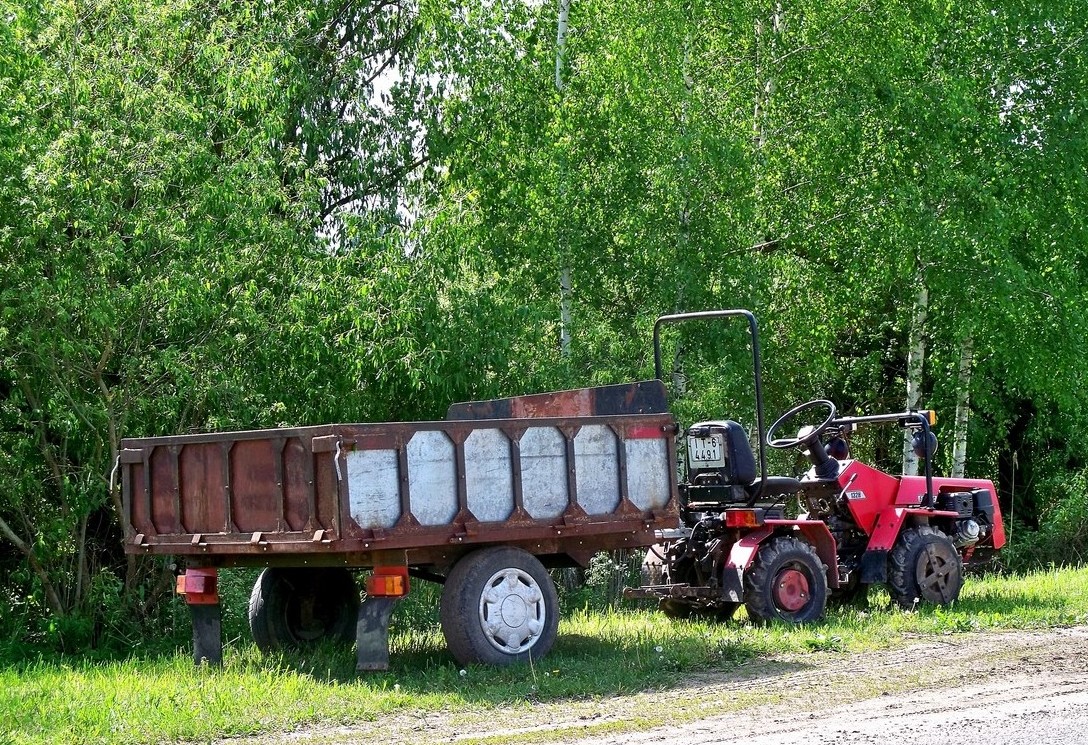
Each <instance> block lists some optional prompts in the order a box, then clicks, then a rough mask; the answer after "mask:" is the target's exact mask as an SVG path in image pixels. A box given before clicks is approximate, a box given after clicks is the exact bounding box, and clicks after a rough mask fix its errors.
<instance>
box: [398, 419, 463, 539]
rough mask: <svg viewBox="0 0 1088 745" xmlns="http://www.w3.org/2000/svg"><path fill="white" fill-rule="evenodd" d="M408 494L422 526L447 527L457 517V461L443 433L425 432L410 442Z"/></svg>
mask: <svg viewBox="0 0 1088 745" xmlns="http://www.w3.org/2000/svg"><path fill="white" fill-rule="evenodd" d="M407 451H408V493H409V504H410V506H411V508H412V514H413V515H415V518H416V520H419V523H420V525H446V524H448V523H451V522H453V518H454V517H456V516H457V509H458V507H457V461H456V456H455V451H454V447H453V443H452V442H451V441H450V439H449V438H448V437H446V434H445V433H444V432H439V431H437V430H424V431H422V432H416V433H415V434H414V435H412V439H411V440H409V441H408V447H407Z"/></svg>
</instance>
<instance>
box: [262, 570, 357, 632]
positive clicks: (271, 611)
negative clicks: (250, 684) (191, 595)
mask: <svg viewBox="0 0 1088 745" xmlns="http://www.w3.org/2000/svg"><path fill="white" fill-rule="evenodd" d="M358 616H359V592H358V589H357V588H356V586H355V578H354V577H353V576H352V574H351V572H349V571H348V570H347V569H339V568H329V569H293V568H292V569H288V568H279V567H269V568H267V569H265V570H264V571H263V572H261V574H260V576H258V577H257V581H256V582H255V583H254V584H253V592H252V593H251V594H250V596H249V629H250V631H251V632H252V634H253V641H254V642H256V644H257V647H258V648H259V649H260V650H261V651H262V652H265V653H268V652H276V651H280V650H285V649H301V648H306V647H311V646H314V645H316V644H319V643H320V642H322V641H333V642H338V643H339V642H343V643H345V644H351V643H352V642H353V641H355V624H356V622H357V621H358Z"/></svg>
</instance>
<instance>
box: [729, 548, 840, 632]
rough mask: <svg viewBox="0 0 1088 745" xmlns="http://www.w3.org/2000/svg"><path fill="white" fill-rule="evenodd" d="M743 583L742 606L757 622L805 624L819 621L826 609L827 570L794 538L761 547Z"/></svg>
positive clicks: (813, 551) (815, 556) (814, 554)
mask: <svg viewBox="0 0 1088 745" xmlns="http://www.w3.org/2000/svg"><path fill="white" fill-rule="evenodd" d="M744 583H745V592H744V607H745V608H747V609H748V617H749V618H751V619H752V620H753V621H756V622H757V623H766V622H768V621H773V620H781V621H788V622H790V623H807V622H809V621H815V620H818V619H819V618H821V617H822V616H823V614H824V608H825V607H826V606H827V569H826V567H824V564H823V562H821V561H820V557H819V556H817V555H816V550H815V549H814V548H812V546H810V545H809V544H808V543H805V542H804V541H802V540H799V539H797V538H791V537H785V536H784V537H779V538H773V539H771V540H770V541H768V542H767V543H765V544H764V545H763V546H761V547H760V549H759V553H757V554H756V558H755V562H754V563H753V564H752V566H751V568H750V569H749V570H748V572H746V573H745V578H744Z"/></svg>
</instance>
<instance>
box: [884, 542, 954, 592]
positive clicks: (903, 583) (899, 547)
mask: <svg viewBox="0 0 1088 745" xmlns="http://www.w3.org/2000/svg"><path fill="white" fill-rule="evenodd" d="M962 588H963V561H962V560H961V559H960V554H959V551H957V550H956V546H955V545H954V544H953V543H952V541H951V540H950V539H949V538H948V536H946V535H945V534H944V533H942V532H941V531H939V530H937V529H936V528H931V527H930V526H928V525H919V526H918V527H916V528H910V529H908V530H904V531H903V532H902V533H901V534H900V536H899V540H898V541H896V543H895V547H894V548H893V549H892V551H891V553H890V554H889V555H888V589H889V592H890V594H891V596H892V600H894V601H895V602H896V603H897V604H898V605H899V606H900V607H901V608H906V609H907V610H910V609H912V608H914V607H915V606H917V605H918V603H919V602H925V603H935V604H937V605H948V604H949V603H951V602H953V601H954V600H956V598H958V597H959V596H960V589H962Z"/></svg>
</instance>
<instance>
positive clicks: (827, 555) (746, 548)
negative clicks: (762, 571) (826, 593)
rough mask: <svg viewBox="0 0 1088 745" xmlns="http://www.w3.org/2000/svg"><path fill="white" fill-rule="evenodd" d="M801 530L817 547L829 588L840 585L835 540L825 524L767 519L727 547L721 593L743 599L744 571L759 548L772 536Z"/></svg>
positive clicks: (735, 601) (812, 521)
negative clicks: (761, 525) (825, 570)
mask: <svg viewBox="0 0 1088 745" xmlns="http://www.w3.org/2000/svg"><path fill="white" fill-rule="evenodd" d="M794 532H796V533H800V534H801V537H802V538H803V539H804V540H805V541H807V542H808V543H809V544H811V545H812V547H813V548H814V549H815V550H816V555H817V556H819V557H820V561H822V562H823V563H824V564H825V565H826V567H827V584H828V587H838V586H839V562H838V556H837V553H836V551H837V548H836V546H835V539H834V537H832V535H831V531H829V530H828V529H827V525H826V524H824V523H823V522H820V521H819V520H768V521H767V522H766V523H765V524H764V525H763V527H761V528H757V529H756V530H753V531H752V532H750V533H747V534H745V535H744V536H743V537H742V538H741V539H740V540H738V541H737V542H736V543H734V544H733V546H732V548H730V549H729V559H728V561H726V563H725V567H724V569H723V572H722V592H723V594H724V596H725V599H726V600H729V601H730V602H734V603H740V602H743V598H744V573H745V572H746V571H748V567H750V566H751V565H752V562H753V561H754V560H755V558H756V553H757V552H758V551H759V547H760V546H761V545H763V542H764V541H766V540H767V539H768V538H770V537H771V536H773V535H776V534H786V535H788V534H790V533H794Z"/></svg>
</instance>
